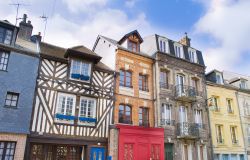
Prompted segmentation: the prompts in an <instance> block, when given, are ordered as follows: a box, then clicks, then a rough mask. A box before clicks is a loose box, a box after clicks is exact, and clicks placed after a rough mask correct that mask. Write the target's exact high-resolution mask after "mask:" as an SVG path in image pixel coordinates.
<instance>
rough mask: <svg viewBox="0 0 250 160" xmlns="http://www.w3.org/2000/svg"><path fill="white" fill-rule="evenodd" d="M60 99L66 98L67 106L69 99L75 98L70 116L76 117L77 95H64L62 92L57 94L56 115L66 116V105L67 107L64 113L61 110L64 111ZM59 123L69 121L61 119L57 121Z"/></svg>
mask: <svg viewBox="0 0 250 160" xmlns="http://www.w3.org/2000/svg"><path fill="white" fill-rule="evenodd" d="M60 97H66V102H65V104H67V98H73V104H72V113H71V115H70V116H75V105H76V95H73V94H67V93H62V92H59V93H58V94H57V104H56V113H55V114H63V115H66V110H67V109H66V108H67V107H66V105H65V109H64V113H62V112H61V111H60V110H61V109H62V108H61V106H59V105H60ZM56 120H57V121H59V122H65V123H67V122H69V121H67V120H61V119H56Z"/></svg>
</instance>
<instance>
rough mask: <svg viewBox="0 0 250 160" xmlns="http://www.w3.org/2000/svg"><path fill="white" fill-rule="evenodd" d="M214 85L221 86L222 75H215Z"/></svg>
mask: <svg viewBox="0 0 250 160" xmlns="http://www.w3.org/2000/svg"><path fill="white" fill-rule="evenodd" d="M216 83H218V84H223V80H222V75H221V74H220V73H216Z"/></svg>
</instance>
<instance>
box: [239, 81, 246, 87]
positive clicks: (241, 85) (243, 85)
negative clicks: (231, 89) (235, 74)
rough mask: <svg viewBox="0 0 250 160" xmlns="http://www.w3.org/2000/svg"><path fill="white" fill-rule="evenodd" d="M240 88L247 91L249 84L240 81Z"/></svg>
mask: <svg viewBox="0 0 250 160" xmlns="http://www.w3.org/2000/svg"><path fill="white" fill-rule="evenodd" d="M240 88H241V89H247V82H246V81H245V80H241V81H240Z"/></svg>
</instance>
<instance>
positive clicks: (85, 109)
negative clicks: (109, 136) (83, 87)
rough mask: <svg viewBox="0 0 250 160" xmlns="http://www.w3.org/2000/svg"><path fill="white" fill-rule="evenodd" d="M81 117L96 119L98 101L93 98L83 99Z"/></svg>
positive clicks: (81, 101) (81, 100)
mask: <svg viewBox="0 0 250 160" xmlns="http://www.w3.org/2000/svg"><path fill="white" fill-rule="evenodd" d="M79 117H88V118H95V117H96V100H95V99H93V98H87V97H81V99H80V111H79Z"/></svg>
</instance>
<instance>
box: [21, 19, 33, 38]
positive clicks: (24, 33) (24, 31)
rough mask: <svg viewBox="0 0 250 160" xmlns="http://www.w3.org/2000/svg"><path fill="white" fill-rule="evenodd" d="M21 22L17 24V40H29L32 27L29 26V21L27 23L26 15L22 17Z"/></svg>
mask: <svg viewBox="0 0 250 160" xmlns="http://www.w3.org/2000/svg"><path fill="white" fill-rule="evenodd" d="M22 19H23V20H22V21H21V22H20V23H19V32H18V38H22V39H25V40H30V38H31V35H32V30H33V26H32V24H31V21H28V23H27V22H26V21H27V14H24V15H23V18H22Z"/></svg>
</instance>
